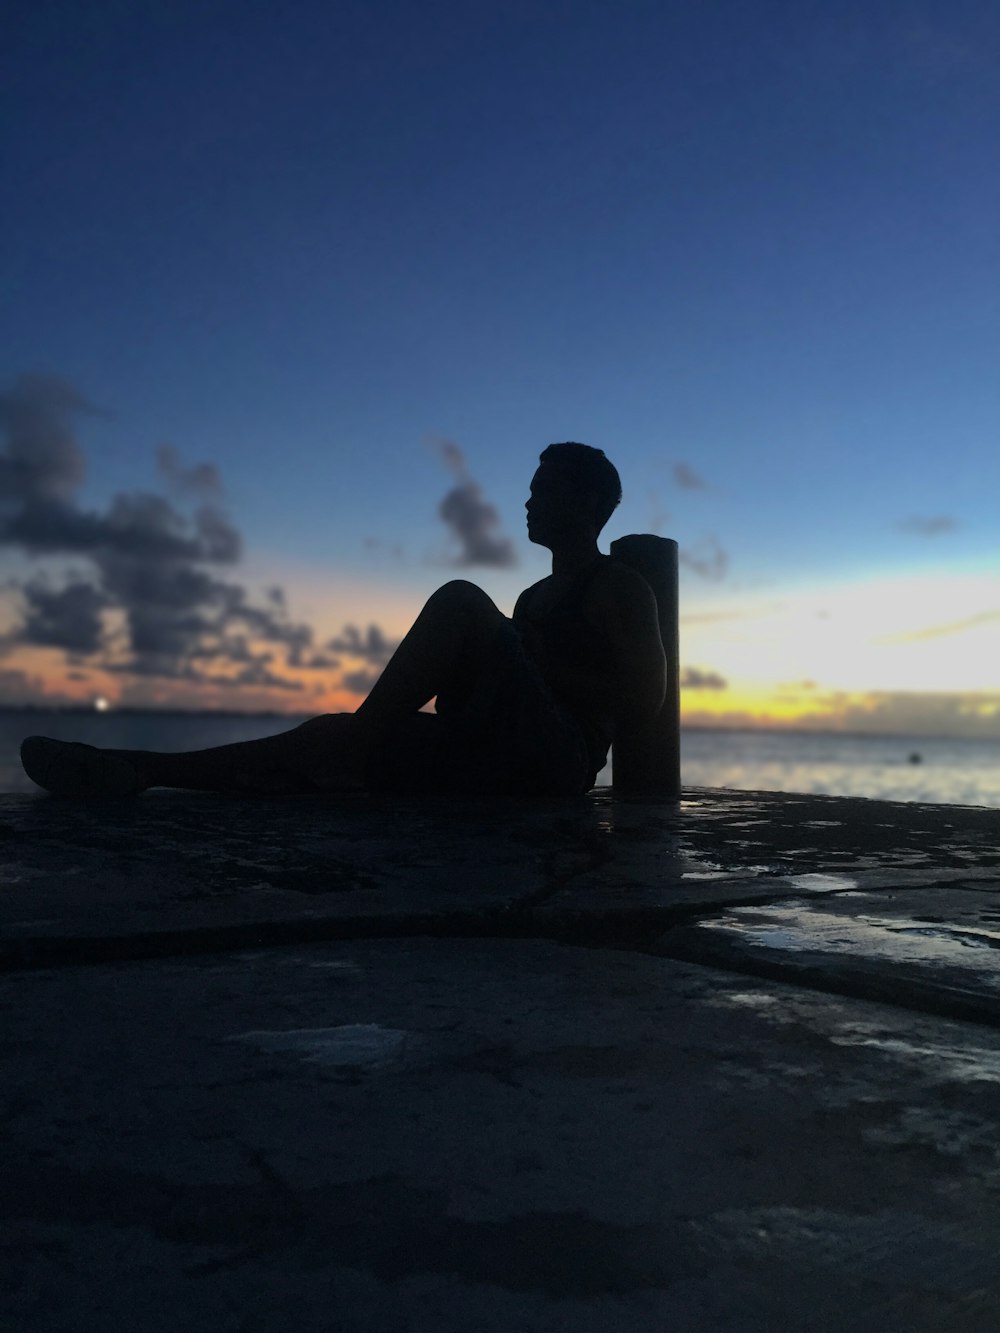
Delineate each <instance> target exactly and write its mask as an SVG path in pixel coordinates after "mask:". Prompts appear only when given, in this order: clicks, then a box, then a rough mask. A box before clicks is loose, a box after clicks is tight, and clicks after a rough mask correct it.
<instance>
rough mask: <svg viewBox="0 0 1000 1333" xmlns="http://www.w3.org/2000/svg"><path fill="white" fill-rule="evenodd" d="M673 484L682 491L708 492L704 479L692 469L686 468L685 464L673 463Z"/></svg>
mask: <svg viewBox="0 0 1000 1333" xmlns="http://www.w3.org/2000/svg"><path fill="white" fill-rule="evenodd" d="M673 474H674V483H675V484H676V485H677V486H679V487H680V488H681V490H682V491H705V490H708V482H707V481H706V480H705V479H704V477H700V476H699V475H698V473H697V472H695V470H694V468H693V467H688V465H687V463H675V464H674V466H673Z"/></svg>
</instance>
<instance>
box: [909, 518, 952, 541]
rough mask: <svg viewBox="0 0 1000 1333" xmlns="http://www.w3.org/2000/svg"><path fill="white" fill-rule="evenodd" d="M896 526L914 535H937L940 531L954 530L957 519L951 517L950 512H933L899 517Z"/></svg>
mask: <svg viewBox="0 0 1000 1333" xmlns="http://www.w3.org/2000/svg"><path fill="white" fill-rule="evenodd" d="M897 527H898V528H899V529H900V531H901V532H908V533H910V534H911V535H912V536H914V537H937V536H939V535H940V534H941V533H942V532H954V530H955V529H956V528H957V527H958V519H957V518H952V517H951V515H950V514H934V515H930V516H926V517H920V516H919V515H913V516H912V517H910V518H904V519H901V520H900V521H899V523H898V524H897Z"/></svg>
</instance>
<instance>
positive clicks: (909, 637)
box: [873, 608, 1000, 643]
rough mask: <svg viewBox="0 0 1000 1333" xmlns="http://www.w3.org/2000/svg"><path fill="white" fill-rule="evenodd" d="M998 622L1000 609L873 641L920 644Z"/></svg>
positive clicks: (888, 635)
mask: <svg viewBox="0 0 1000 1333" xmlns="http://www.w3.org/2000/svg"><path fill="white" fill-rule="evenodd" d="M994 620H1000V608H997V609H995V610H991V611H979V612H978V613H977V614H976V615H974V616H965V617H964V619H962V620H950V621H948V622H947V623H946V624H944V625H928V626H927V627H926V628H925V629H915V630H907V631H905V632H904V633H902V634H886V635H884V636H883V637H881V638H877V639H874V640H873V642H874V643H920V642H921V641H922V640H924V639H941V638H944V637H946V636H947V635H949V634H964V633H965V631H966V630H970V629H976V628H977V627H978V626H979V625H987V624H989V623H990V622H991V621H994Z"/></svg>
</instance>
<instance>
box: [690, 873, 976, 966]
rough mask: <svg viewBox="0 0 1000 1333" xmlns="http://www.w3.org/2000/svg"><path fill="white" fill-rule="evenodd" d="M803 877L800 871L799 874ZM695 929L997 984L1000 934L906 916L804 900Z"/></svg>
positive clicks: (742, 910) (741, 910) (736, 912)
mask: <svg viewBox="0 0 1000 1333" xmlns="http://www.w3.org/2000/svg"><path fill="white" fill-rule="evenodd" d="M802 878H804V877H802ZM698 929H699V930H723V931H725V932H727V933H728V934H730V935H732V936H734V937H735V942H736V943H739V942H740V941H742V942H745V943H746V944H749V945H752V946H754V947H757V948H764V949H775V950H780V951H782V952H785V953H793V952H794V953H812V954H829V955H832V956H850V957H852V958H857V959H867V960H869V961H871V960H875V961H878V960H882V961H885V962H887V963H910V964H917V965H919V966H921V967H935V966H939V967H941V966H943V967H948V968H953V969H955V968H961V969H962V970H964V971H967V972H970V973H973V974H974V975H975V978H976V982H977V984H978V985H979V986H981V987H986V988H989V989H990V990H1000V954H998V950H1000V934H998V933H997V932H995V931H974V930H962V929H960V928H955V927H950V928H949V927H946V926H934V925H928V924H926V923H922V922H920V921H915V920H913V919H912V918H907V917H873V916H840V915H838V914H836V913H833V912H822V911H816V910H814V909H812V908H810V907H808V906H807V905H806V904H792V905H789V906H786V907H781V906H777V907H737V908H734V909H733V911H731V912H730V913H727V914H726V915H725V916H721V917H718V918H717V919H716V920H714V921H703V922H701V924H700V925H699V926H698Z"/></svg>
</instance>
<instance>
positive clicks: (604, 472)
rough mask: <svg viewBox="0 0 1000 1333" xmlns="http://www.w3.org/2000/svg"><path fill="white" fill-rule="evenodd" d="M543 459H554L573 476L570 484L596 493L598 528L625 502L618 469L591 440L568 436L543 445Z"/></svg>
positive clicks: (541, 461) (555, 464)
mask: <svg viewBox="0 0 1000 1333" xmlns="http://www.w3.org/2000/svg"><path fill="white" fill-rule="evenodd" d="M538 461H539V463H551V464H552V465H553V466H554V467H557V468H559V470H560V472H564V473H565V474H566V476H567V477H568V478H569V481H570V484H571V485H573V486H576V487H578V488H579V489H580V490H581V491H586V492H587V493H588V494H590V495H593V497H594V502H595V512H596V515H597V526H598V531H600V529H601V528H603V527H604V525H605V523H607V521H608V519H609V518H610V517H611V515H612V514H613V513H614V511H615V510H616V509H617V507H618V505H619V504H620V503H621V498H622V482H621V477H619V475H618V469H617V468H616V467H615V465H614V463H612V462H611V460H610V459H609V458H607V457H606V456H605V454H604V450H603V449H595V448H593V446H592V445H589V444H577V443H576V442H575V441H573V440H567V441H565V443H563V444H550V445H549V447H548V448H547V449H543V450H542V453H541V455H540V456H539V459H538Z"/></svg>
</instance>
